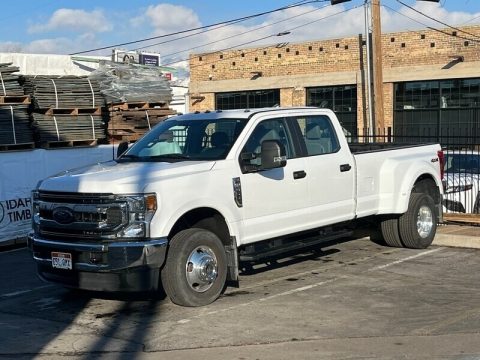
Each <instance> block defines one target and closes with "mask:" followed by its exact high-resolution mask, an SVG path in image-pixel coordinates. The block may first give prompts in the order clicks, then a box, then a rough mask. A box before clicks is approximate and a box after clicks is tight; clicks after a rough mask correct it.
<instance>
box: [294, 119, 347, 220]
mask: <svg viewBox="0 0 480 360" xmlns="http://www.w3.org/2000/svg"><path fill="white" fill-rule="evenodd" d="M295 122H296V124H297V125H298V130H299V131H298V132H299V137H300V141H301V143H302V146H303V147H304V150H303V151H304V153H305V156H306V157H305V159H306V172H307V174H306V179H307V181H308V201H307V206H308V208H309V214H310V215H309V219H310V220H311V222H312V226H313V225H316V226H324V225H329V224H335V223H338V222H341V221H345V220H350V219H353V218H354V216H355V163H354V158H353V155H352V154H351V152H350V149H349V147H348V144H347V142H346V140H345V137H344V136H343V133H340V132H342V128H341V126H340V124H339V123H338V121H337V122H335V125H334V123H333V122H332V120H331V118H330V117H329V116H328V115H309V116H302V117H296V118H295ZM338 133H340V135H337V134H338Z"/></svg>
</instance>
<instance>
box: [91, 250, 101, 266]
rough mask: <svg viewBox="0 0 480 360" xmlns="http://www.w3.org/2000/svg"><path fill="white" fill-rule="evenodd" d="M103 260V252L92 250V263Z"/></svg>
mask: <svg viewBox="0 0 480 360" xmlns="http://www.w3.org/2000/svg"><path fill="white" fill-rule="evenodd" d="M102 260H103V253H100V252H91V253H90V263H91V264H99V263H102Z"/></svg>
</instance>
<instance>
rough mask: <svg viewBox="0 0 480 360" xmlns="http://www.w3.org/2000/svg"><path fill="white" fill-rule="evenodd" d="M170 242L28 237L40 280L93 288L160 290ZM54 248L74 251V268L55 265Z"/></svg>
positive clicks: (103, 289) (68, 285)
mask: <svg viewBox="0 0 480 360" xmlns="http://www.w3.org/2000/svg"><path fill="white" fill-rule="evenodd" d="M167 245H168V240H167V239H166V238H160V239H152V240H149V241H128V242H127V241H125V242H114V243H108V244H106V243H104V244H94V243H80V242H79V243H77V242H67V241H65V242H64V241H52V240H47V239H42V238H39V237H37V236H35V235H33V234H30V235H29V237H28V247H29V248H30V249H31V251H32V253H33V258H34V260H35V261H36V263H37V266H38V275H39V276H40V278H41V279H43V280H45V281H48V282H55V283H59V284H62V285H64V286H67V287H72V288H78V289H84V290H93V291H150V290H156V289H158V286H159V270H160V268H161V267H162V266H163V263H164V262H165V258H166V254H167ZM52 251H59V252H67V253H70V254H72V262H73V265H72V267H73V269H72V270H63V269H56V268H53V267H52V260H51V253H52Z"/></svg>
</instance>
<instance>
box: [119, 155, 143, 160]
mask: <svg viewBox="0 0 480 360" xmlns="http://www.w3.org/2000/svg"><path fill="white" fill-rule="evenodd" d="M129 159H131V160H138V159H140V156H138V155H133V154H125V155H121V156H120V157H119V158H117V161H122V160H129Z"/></svg>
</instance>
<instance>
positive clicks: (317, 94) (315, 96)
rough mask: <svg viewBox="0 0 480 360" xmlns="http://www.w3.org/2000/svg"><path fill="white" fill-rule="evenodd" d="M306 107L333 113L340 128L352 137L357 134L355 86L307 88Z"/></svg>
mask: <svg viewBox="0 0 480 360" xmlns="http://www.w3.org/2000/svg"><path fill="white" fill-rule="evenodd" d="M306 92H307V101H306V105H307V106H316V107H320V108H327V109H331V110H333V111H335V113H336V114H337V117H338V119H339V120H340V123H341V124H342V126H343V127H344V128H345V129H346V130H347V131H348V132H350V133H351V134H352V135H356V134H357V86H356V85H341V86H322V87H314V88H307V91H306Z"/></svg>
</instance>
